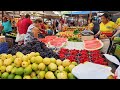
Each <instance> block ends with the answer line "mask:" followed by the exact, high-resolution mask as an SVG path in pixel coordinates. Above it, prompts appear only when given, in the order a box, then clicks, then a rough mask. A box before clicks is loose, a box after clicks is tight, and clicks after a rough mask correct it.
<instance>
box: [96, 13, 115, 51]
mask: <svg viewBox="0 0 120 90" xmlns="http://www.w3.org/2000/svg"><path fill="white" fill-rule="evenodd" d="M101 21H102V22H101V23H100V30H99V32H98V33H97V34H96V35H95V36H96V37H97V36H99V35H100V39H101V40H102V42H103V44H104V46H103V48H102V52H103V53H107V52H108V49H109V46H110V39H109V38H111V37H112V35H113V34H114V31H115V30H116V28H117V25H116V24H115V23H114V22H112V21H110V19H109V15H108V14H106V13H105V14H103V15H102V16H101Z"/></svg>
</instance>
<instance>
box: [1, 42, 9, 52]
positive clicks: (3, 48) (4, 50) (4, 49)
mask: <svg viewBox="0 0 120 90" xmlns="http://www.w3.org/2000/svg"><path fill="white" fill-rule="evenodd" d="M7 51H8V43H7V42H4V43H0V54H2V53H7Z"/></svg>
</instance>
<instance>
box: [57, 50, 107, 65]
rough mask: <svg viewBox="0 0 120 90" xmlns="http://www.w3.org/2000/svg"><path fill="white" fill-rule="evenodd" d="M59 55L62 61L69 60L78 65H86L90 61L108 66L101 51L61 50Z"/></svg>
mask: <svg viewBox="0 0 120 90" xmlns="http://www.w3.org/2000/svg"><path fill="white" fill-rule="evenodd" d="M58 53H59V57H60V59H61V60H64V59H69V60H70V61H75V62H77V63H84V62H86V61H88V62H93V63H96V64H101V65H107V64H108V63H107V62H106V61H105V59H104V58H103V56H102V54H101V53H100V51H99V50H95V51H87V50H75V49H74V50H69V49H61V50H60V51H59V52H58Z"/></svg>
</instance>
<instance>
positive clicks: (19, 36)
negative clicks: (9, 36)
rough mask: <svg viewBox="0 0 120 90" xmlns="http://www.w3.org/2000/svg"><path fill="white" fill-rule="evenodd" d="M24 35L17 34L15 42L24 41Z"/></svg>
mask: <svg viewBox="0 0 120 90" xmlns="http://www.w3.org/2000/svg"><path fill="white" fill-rule="evenodd" d="M24 36H25V34H19V33H18V34H17V36H16V40H15V42H19V41H24Z"/></svg>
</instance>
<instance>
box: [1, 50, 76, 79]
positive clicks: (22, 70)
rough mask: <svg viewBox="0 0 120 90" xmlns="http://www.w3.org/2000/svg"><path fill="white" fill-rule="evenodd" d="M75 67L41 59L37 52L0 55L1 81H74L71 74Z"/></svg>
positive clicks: (69, 63) (73, 64)
mask: <svg viewBox="0 0 120 90" xmlns="http://www.w3.org/2000/svg"><path fill="white" fill-rule="evenodd" d="M76 65H77V63H76V62H70V61H69V60H64V61H61V60H59V59H57V60H56V59H55V58H47V57H46V58H42V57H41V56H40V54H39V53H38V52H36V53H35V52H31V53H30V54H27V55H24V54H23V53H21V52H17V53H16V55H13V56H12V55H11V54H1V55H0V78H1V79H76V78H75V77H74V75H73V74H72V73H71V71H72V69H73V68H74V67H75V66H76Z"/></svg>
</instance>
